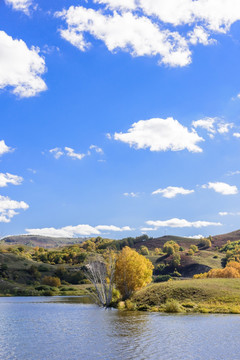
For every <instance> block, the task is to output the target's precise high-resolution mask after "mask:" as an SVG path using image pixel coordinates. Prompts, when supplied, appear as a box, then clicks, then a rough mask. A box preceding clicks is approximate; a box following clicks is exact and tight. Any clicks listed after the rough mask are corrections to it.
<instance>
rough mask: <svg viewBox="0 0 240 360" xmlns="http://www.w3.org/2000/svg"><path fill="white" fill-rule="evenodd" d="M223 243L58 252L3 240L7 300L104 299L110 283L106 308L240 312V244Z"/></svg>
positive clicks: (130, 241) (167, 240)
mask: <svg viewBox="0 0 240 360" xmlns="http://www.w3.org/2000/svg"><path fill="white" fill-rule="evenodd" d="M221 243H223V244H222V246H221V247H218V246H217V244H218V243H217V241H215V239H214V238H211V237H209V238H208V239H187V238H181V237H170V236H166V237H163V238H159V239H153V238H149V237H148V236H147V235H142V236H139V237H137V238H131V237H129V238H126V239H122V240H112V239H104V238H101V237H96V238H91V239H87V240H85V241H83V242H81V243H77V244H71V245H68V246H62V247H57V248H44V247H39V246H35V247H31V246H26V245H22V244H18V245H17V244H16V245H9V244H7V243H6V242H4V241H3V242H2V243H1V245H0V295H1V296H43V295H44V296H51V295H84V294H90V295H92V296H95V297H96V294H97V291H99V289H102V285H103V284H105V285H104V286H105V288H104V291H105V294H108V295H107V296H105V300H106V299H108V301H107V302H106V301H105V300H103V301H102V302H100V303H101V305H103V306H117V307H118V308H120V309H127V310H135V309H136V310H150V311H166V312H184V313H188V312H206V313H207V312H222V313H240V305H239V304H240V270H239V269H240V264H239V258H240V241H239V240H234V241H228V240H227V237H226V241H224V242H223V239H222V238H221ZM110 253H111V254H112V255H111V256H112V258H111V259H112V260H111V261H112V263H111V264H112V265H111V266H112V270H111V271H112V273H110V272H109V254H110ZM113 260H114V261H113ZM90 262H91V264H92V265H93V264H94V263H95V265H96V264H97V265H98V271H100V273H101V274H100V273H99V274H100V275H99V276H100V277H99V278H98V279H100V278H101V280H98V281H97V282H98V284H100V287H98V289H97V288H96V286H95V284H94V283H93V281H92V280H91V279H90V278H89V276H88V274H89V271H88V270H89V264H90ZM99 265H100V266H99ZM144 269H146V271H145V272H144ZM229 269H230V270H229ZM113 270H114V271H113ZM126 274H127V275H128V280H127V277H126ZM193 277H194V278H193ZM224 277H225V278H226V277H228V279H224ZM232 278H235V279H232ZM238 278H239V279H238ZM129 279H130V280H131V281H130V280H129ZM130 283H131V286H130V287H127V285H128V286H129V284H130ZM150 283H151V284H150ZM148 284H150V285H148ZM147 285H148V286H147ZM94 287H95V290H94ZM126 289H127V290H126ZM104 291H103V294H104ZM110 293H111V296H110V297H109V294H110ZM104 301H105V303H104Z"/></svg>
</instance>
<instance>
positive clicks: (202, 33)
mask: <svg viewBox="0 0 240 360" xmlns="http://www.w3.org/2000/svg"><path fill="white" fill-rule="evenodd" d="M188 36H189V41H190V43H191V44H193V45H197V43H199V44H202V45H210V44H214V43H215V40H214V39H211V38H209V37H210V34H209V32H208V31H206V30H205V29H204V28H203V27H202V26H196V27H195V28H194V29H193V31H190V32H189V33H188Z"/></svg>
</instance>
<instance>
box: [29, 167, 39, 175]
mask: <svg viewBox="0 0 240 360" xmlns="http://www.w3.org/2000/svg"><path fill="white" fill-rule="evenodd" d="M27 170H28V171H29V172H31V173H32V174H36V173H37V170H35V169H31V168H28V169H27Z"/></svg>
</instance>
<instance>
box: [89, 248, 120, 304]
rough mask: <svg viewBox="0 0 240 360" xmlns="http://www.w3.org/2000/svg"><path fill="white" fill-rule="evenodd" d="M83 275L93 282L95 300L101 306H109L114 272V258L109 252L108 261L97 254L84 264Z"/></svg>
mask: <svg viewBox="0 0 240 360" xmlns="http://www.w3.org/2000/svg"><path fill="white" fill-rule="evenodd" d="M86 268H87V271H86V272H85V275H86V277H87V279H88V280H89V281H90V282H91V283H92V284H93V286H94V288H95V291H96V294H95V296H94V298H95V300H96V302H97V303H98V304H99V305H100V306H103V307H109V306H110V304H111V302H112V293H113V281H114V272H115V258H114V256H113V255H112V254H109V258H108V261H105V260H104V258H103V257H101V256H98V257H96V258H94V259H93V260H91V261H89V263H88V264H87V265H86Z"/></svg>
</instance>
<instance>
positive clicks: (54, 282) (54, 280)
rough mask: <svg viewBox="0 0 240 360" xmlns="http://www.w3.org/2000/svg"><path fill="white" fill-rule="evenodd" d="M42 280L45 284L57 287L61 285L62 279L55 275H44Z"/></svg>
mask: <svg viewBox="0 0 240 360" xmlns="http://www.w3.org/2000/svg"><path fill="white" fill-rule="evenodd" d="M42 282H43V284H44V285H49V286H55V287H59V286H60V285H61V281H60V279H59V278H58V277H54V276H44V278H43V281H42Z"/></svg>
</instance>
